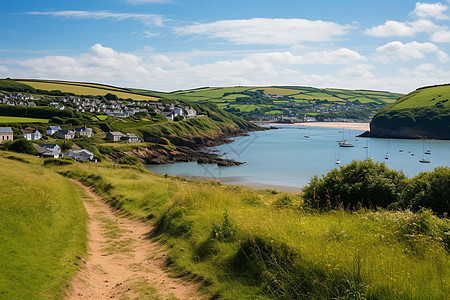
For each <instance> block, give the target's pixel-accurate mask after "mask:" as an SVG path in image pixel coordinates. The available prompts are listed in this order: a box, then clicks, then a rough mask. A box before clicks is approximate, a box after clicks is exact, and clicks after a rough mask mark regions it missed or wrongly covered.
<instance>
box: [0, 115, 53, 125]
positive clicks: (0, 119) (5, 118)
mask: <svg viewBox="0 0 450 300" xmlns="http://www.w3.org/2000/svg"><path fill="white" fill-rule="evenodd" d="M48 121H49V119H38V118H23V117H10V116H0V123H48Z"/></svg>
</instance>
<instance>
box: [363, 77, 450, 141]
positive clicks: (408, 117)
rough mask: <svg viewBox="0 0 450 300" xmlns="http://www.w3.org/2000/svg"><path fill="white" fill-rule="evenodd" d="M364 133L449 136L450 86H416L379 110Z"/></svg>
mask: <svg viewBox="0 0 450 300" xmlns="http://www.w3.org/2000/svg"><path fill="white" fill-rule="evenodd" d="M363 136H368V137H381V138H388V137H389V138H403V139H421V138H427V139H446V140H447V139H450V85H442V86H431V87H425V88H420V89H417V90H416V91H414V92H412V93H409V94H408V95H405V96H403V97H401V98H400V99H398V100H397V101H396V102H395V103H393V104H391V105H389V106H387V107H385V108H383V109H382V110H380V111H379V112H378V113H377V114H376V115H375V116H374V117H373V119H372V122H371V123H370V132H367V133H365V134H364V135H363Z"/></svg>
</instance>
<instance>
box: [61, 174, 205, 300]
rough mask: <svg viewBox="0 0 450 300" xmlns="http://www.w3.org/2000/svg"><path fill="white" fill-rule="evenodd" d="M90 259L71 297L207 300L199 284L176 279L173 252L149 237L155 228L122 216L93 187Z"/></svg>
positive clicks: (88, 208) (86, 200)
mask: <svg viewBox="0 0 450 300" xmlns="http://www.w3.org/2000/svg"><path fill="white" fill-rule="evenodd" d="M71 181H72V182H74V183H75V184H77V185H78V186H80V187H81V188H82V189H84V190H85V191H86V194H87V197H84V200H83V204H84V206H85V208H86V211H87V213H88V215H89V222H88V234H89V242H88V254H89V256H88V258H87V261H86V264H85V266H83V267H82V268H81V270H80V271H79V272H78V274H77V276H76V278H75V279H74V280H73V282H72V287H73V290H72V291H71V293H70V294H69V296H68V297H67V299H111V298H113V299H135V298H139V299H201V298H202V297H200V296H199V294H198V292H197V291H198V288H199V287H200V285H199V284H197V283H192V282H187V281H186V280H183V279H179V278H171V277H170V276H169V274H168V273H167V272H166V271H165V266H166V264H167V255H166V253H165V252H164V250H163V249H162V247H161V246H160V245H159V244H157V243H156V242H153V241H152V240H151V239H149V238H148V236H149V233H150V232H151V230H152V226H150V225H149V224H146V223H143V222H141V221H138V220H133V219H129V218H125V217H121V216H118V215H116V213H114V211H113V210H112V209H111V208H110V207H109V206H108V205H107V204H106V203H105V202H104V201H103V200H102V199H101V197H99V196H98V195H97V194H95V193H94V192H93V190H92V189H91V188H89V187H86V186H84V185H82V184H81V183H80V182H78V181H76V180H72V179H71Z"/></svg>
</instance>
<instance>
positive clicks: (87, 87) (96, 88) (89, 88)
mask: <svg viewBox="0 0 450 300" xmlns="http://www.w3.org/2000/svg"><path fill="white" fill-rule="evenodd" d="M15 81H17V82H19V83H23V84H27V85H29V86H31V87H33V88H35V89H40V90H48V91H51V90H59V91H61V92H65V93H74V94H76V95H93V96H96V95H103V96H104V95H106V94H107V93H111V94H114V95H116V96H117V97H119V98H123V99H127V98H131V99H133V100H151V101H157V100H158V99H159V98H156V97H152V96H144V95H139V94H135V93H132V92H130V91H129V90H127V89H122V88H117V87H112V86H107V85H102V84H95V83H81V82H69V81H67V82H66V81H53V80H15Z"/></svg>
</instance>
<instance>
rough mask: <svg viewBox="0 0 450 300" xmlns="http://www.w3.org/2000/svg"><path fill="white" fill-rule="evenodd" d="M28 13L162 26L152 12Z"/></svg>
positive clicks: (82, 11)
mask: <svg viewBox="0 0 450 300" xmlns="http://www.w3.org/2000/svg"><path fill="white" fill-rule="evenodd" d="M26 14H28V15H43V16H53V17H64V18H72V19H95V20H101V19H112V20H115V21H123V20H130V19H131V20H136V21H140V22H143V23H145V24H150V25H154V26H158V27H161V26H163V21H164V19H163V17H162V16H160V15H153V14H137V13H113V12H109V11H85V10H63V11H44V12H36V11H33V12H27V13H26Z"/></svg>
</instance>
